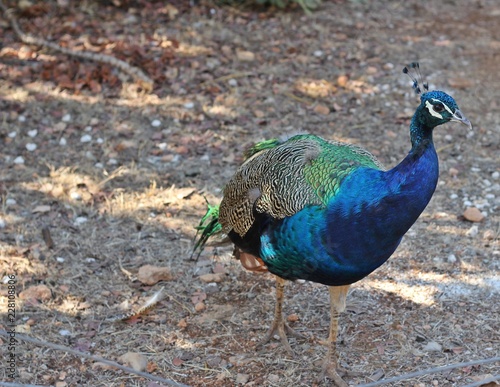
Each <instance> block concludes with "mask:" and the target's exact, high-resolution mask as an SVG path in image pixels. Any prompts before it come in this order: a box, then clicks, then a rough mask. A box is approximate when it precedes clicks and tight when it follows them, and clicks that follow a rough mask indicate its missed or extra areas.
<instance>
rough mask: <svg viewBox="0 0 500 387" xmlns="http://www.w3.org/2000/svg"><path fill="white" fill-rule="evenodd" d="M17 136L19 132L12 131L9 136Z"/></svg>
mask: <svg viewBox="0 0 500 387" xmlns="http://www.w3.org/2000/svg"><path fill="white" fill-rule="evenodd" d="M16 136H17V132H10V133H9V134H8V135H7V137H9V138H15V137H16Z"/></svg>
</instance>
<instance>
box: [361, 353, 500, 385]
mask: <svg viewBox="0 0 500 387" xmlns="http://www.w3.org/2000/svg"><path fill="white" fill-rule="evenodd" d="M496 361H500V357H492V358H489V359H482V360H473V361H468V362H465V363H455V364H450V365H447V366H442V367H436V368H429V369H426V370H422V371H416V372H411V373H409V374H404V375H400V376H395V377H393V378H389V379H382V380H379V381H378V382H373V383H368V384H358V385H357V387H375V386H381V385H383V384H388V383H394V382H399V381H401V380H406V379H411V378H415V377H417V376H424V375H431V374H437V373H440V372H444V371H449V370H452V369H455V368H460V367H468V366H473V365H478V364H487V363H494V362H496ZM477 385H478V384H470V385H468V386H465V387H472V386H477Z"/></svg>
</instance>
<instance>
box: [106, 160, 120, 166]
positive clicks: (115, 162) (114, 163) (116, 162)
mask: <svg viewBox="0 0 500 387" xmlns="http://www.w3.org/2000/svg"><path fill="white" fill-rule="evenodd" d="M108 164H109V165H116V164H118V160H116V159H109V160H108Z"/></svg>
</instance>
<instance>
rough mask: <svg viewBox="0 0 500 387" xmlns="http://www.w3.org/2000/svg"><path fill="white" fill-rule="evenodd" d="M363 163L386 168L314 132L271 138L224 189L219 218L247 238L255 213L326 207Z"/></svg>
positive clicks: (227, 228) (281, 213) (360, 151)
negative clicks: (348, 177)
mask: <svg viewBox="0 0 500 387" xmlns="http://www.w3.org/2000/svg"><path fill="white" fill-rule="evenodd" d="M269 144H275V146H268V145H269ZM253 149H258V148H256V147H254V148H253ZM361 166H365V167H370V168H377V169H380V168H381V165H380V164H379V163H378V161H377V160H376V159H375V157H374V156H373V155H371V154H370V153H368V152H367V151H365V150H364V149H362V148H360V147H357V146H353V145H350V144H344V143H340V142H328V141H325V140H323V139H321V138H319V137H316V136H313V135H300V136H295V137H292V138H290V139H289V140H287V141H286V142H284V143H279V142H277V141H276V142H274V143H271V142H267V143H266V146H264V147H262V150H259V151H253V152H252V153H251V156H250V157H249V158H248V159H247V160H246V161H245V163H244V164H243V165H242V166H241V167H240V168H239V169H238V171H237V172H236V174H235V175H234V176H233V178H232V179H231V180H230V181H229V183H228V184H227V185H226V187H225V188H224V198H223V200H222V203H221V205H220V212H219V221H220V223H221V225H222V227H223V229H224V232H226V233H229V232H230V231H231V230H234V231H235V232H236V233H238V234H239V235H240V236H244V235H245V234H246V232H247V231H248V230H249V229H250V227H251V226H252V224H253V222H254V220H255V219H254V211H257V212H260V213H265V214H268V215H270V216H272V217H273V218H276V219H283V218H284V217H287V216H292V215H294V214H295V213H297V212H298V211H300V210H301V209H303V208H304V207H305V206H307V205H322V206H326V204H327V203H328V201H329V200H330V199H331V198H332V197H334V196H335V195H336V193H337V192H338V190H339V188H340V184H341V183H342V181H343V179H344V178H345V177H346V176H347V175H348V174H349V173H351V172H352V171H353V170H355V169H356V168H358V167H361Z"/></svg>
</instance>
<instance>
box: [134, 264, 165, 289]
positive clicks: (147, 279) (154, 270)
mask: <svg viewBox="0 0 500 387" xmlns="http://www.w3.org/2000/svg"><path fill="white" fill-rule="evenodd" d="M137 279H138V280H139V281H140V282H142V283H143V284H145V285H154V284H156V283H157V282H159V281H171V280H173V279H174V277H173V276H172V271H171V270H170V268H168V267H162V266H153V265H144V266H141V267H140V268H139V271H138V273H137Z"/></svg>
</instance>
